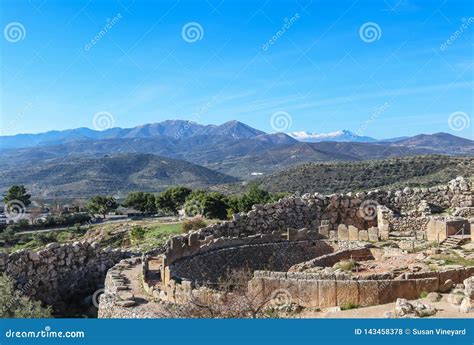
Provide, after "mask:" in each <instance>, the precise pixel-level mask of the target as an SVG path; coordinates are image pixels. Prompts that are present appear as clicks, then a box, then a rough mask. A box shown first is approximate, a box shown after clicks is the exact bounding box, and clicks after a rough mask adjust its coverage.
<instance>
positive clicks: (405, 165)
mask: <svg viewBox="0 0 474 345" xmlns="http://www.w3.org/2000/svg"><path fill="white" fill-rule="evenodd" d="M459 175H463V176H465V177H468V176H471V177H472V176H474V158H472V157H447V156H438V155H428V156H416V157H405V158H390V159H382V160H368V161H363V162H347V163H311V164H304V165H300V166H297V167H293V168H290V169H287V170H284V171H281V172H279V173H275V174H272V175H269V176H266V177H263V178H259V179H257V180H256V181H255V182H256V183H257V184H259V185H260V186H261V187H262V188H264V189H267V190H269V191H272V192H281V191H287V192H300V193H313V192H320V193H325V194H330V193H336V192H349V191H355V190H367V189H375V188H397V187H400V186H405V187H406V186H408V187H419V186H426V185H435V184H441V183H446V182H447V181H449V180H451V179H453V178H455V177H457V176H459Z"/></svg>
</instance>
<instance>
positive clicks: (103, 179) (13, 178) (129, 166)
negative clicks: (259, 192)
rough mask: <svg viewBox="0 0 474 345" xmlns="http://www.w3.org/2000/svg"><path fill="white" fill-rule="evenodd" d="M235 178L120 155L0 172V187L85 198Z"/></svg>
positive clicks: (160, 160)
mask: <svg viewBox="0 0 474 345" xmlns="http://www.w3.org/2000/svg"><path fill="white" fill-rule="evenodd" d="M236 181H237V179H236V178H234V177H231V176H228V175H225V174H221V173H219V172H215V171H212V170H209V169H207V168H205V167H202V166H199V165H196V164H192V163H189V162H186V161H181V160H176V159H170V158H165V157H160V156H155V155H151V154H119V155H112V156H104V157H100V158H94V157H74V158H67V159H53V160H49V161H47V162H44V163H39V164H35V165H34V166H31V167H30V168H29V169H27V170H24V169H9V170H4V171H1V172H0V189H1V190H2V191H4V190H6V189H7V188H8V187H10V186H11V185H13V184H24V185H26V186H27V188H28V190H29V191H31V193H32V194H33V196H41V197H48V198H50V197H61V198H71V197H87V196H91V195H96V194H111V195H124V194H126V193H127V192H130V191H134V190H140V191H154V192H155V191H161V190H163V189H166V188H168V187H170V186H176V185H185V186H189V187H192V188H202V187H209V186H211V185H215V184H222V183H229V182H236Z"/></svg>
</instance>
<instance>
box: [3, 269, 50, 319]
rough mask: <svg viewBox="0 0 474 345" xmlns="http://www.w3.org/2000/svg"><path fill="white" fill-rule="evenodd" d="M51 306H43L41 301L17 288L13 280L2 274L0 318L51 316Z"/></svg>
mask: <svg viewBox="0 0 474 345" xmlns="http://www.w3.org/2000/svg"><path fill="white" fill-rule="evenodd" d="M49 317H51V308H50V307H48V308H43V307H42V306H41V302H39V301H33V300H30V299H29V298H28V297H27V296H23V295H22V293H21V291H18V290H16V289H15V287H14V284H13V281H12V280H11V279H10V278H9V277H8V276H7V275H6V274H3V275H0V318H49Z"/></svg>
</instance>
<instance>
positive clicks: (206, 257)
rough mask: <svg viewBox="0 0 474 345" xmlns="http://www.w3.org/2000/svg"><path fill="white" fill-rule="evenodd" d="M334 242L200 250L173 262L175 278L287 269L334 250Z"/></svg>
mask: <svg viewBox="0 0 474 345" xmlns="http://www.w3.org/2000/svg"><path fill="white" fill-rule="evenodd" d="M333 251H334V248H333V246H331V245H330V244H328V243H326V242H325V241H315V242H311V241H297V242H289V241H285V242H278V243H265V244H250V245H243V246H238V247H230V248H224V249H219V250H215V251H212V252H207V253H203V254H197V255H194V256H191V257H186V258H183V259H181V260H177V261H175V262H174V263H173V264H172V265H170V270H171V275H172V278H174V279H179V280H182V279H186V280H190V281H192V282H193V286H194V284H199V283H201V284H206V285H209V283H211V284H212V283H219V282H220V280H221V279H226V277H227V276H228V275H229V274H232V273H233V270H242V269H243V270H248V271H250V272H253V271H255V270H272V271H280V272H284V271H287V270H288V269H289V268H290V267H291V266H293V265H294V264H296V263H299V262H303V261H307V260H310V259H313V258H315V257H318V256H321V255H324V254H327V253H332V252H333Z"/></svg>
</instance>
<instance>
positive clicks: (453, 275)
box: [439, 269, 462, 285]
mask: <svg viewBox="0 0 474 345" xmlns="http://www.w3.org/2000/svg"><path fill="white" fill-rule="evenodd" d="M448 279H451V280H452V281H453V282H454V284H460V283H462V280H461V279H460V277H459V272H458V271H457V270H453V269H451V270H446V271H440V272H439V285H442V284H444V282H445V281H446V280H448Z"/></svg>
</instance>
